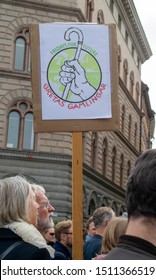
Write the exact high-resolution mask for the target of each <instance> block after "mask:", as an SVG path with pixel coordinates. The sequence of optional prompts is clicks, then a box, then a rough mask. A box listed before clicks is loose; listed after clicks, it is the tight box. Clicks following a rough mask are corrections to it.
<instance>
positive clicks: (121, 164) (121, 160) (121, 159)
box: [120, 154, 124, 187]
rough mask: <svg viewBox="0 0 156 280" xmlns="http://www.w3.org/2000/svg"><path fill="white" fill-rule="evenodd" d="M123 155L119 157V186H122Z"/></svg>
mask: <svg viewBox="0 0 156 280" xmlns="http://www.w3.org/2000/svg"><path fill="white" fill-rule="evenodd" d="M123 171H124V156H123V154H122V155H121V157H120V186H121V187H122V186H123Z"/></svg>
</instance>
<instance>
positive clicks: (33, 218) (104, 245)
mask: <svg viewBox="0 0 156 280" xmlns="http://www.w3.org/2000/svg"><path fill="white" fill-rule="evenodd" d="M155 201H156V149H149V150H147V151H145V152H144V153H142V154H141V155H140V156H139V157H138V159H137V160H136V163H135V166H134V168H133V170H132V171H131V174H130V175H129V177H128V180H127V189H126V207H127V212H126V213H124V214H123V215H122V216H118V217H117V216H116V213H115V212H114V211H113V209H112V208H111V207H99V208H97V209H96V210H95V211H94V212H93V215H92V216H91V217H89V219H88V221H87V222H86V229H85V232H84V243H83V259H84V260H143V259H146V260H156V238H155V237H156V203H155ZM53 211H55V209H54V207H53V206H52V205H51V203H50V201H49V200H48V197H47V196H46V192H45V189H44V188H43V187H42V186H40V185H37V184H31V183H30V182H28V181H27V180H26V179H25V178H24V177H22V176H18V175H17V176H14V177H7V178H3V179H1V180H0V259H1V260H3V259H6V260H39V259H41V260H72V234H73V232H72V221H71V220H63V221H59V222H57V223H56V224H55V225H54V222H53V218H52V216H53Z"/></svg>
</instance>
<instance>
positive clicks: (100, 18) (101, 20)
mask: <svg viewBox="0 0 156 280" xmlns="http://www.w3.org/2000/svg"><path fill="white" fill-rule="evenodd" d="M104 22H105V21H104V15H103V11H102V10H99V11H98V15H97V23H98V24H103V23H104Z"/></svg>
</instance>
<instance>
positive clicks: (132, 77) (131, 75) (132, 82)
mask: <svg viewBox="0 0 156 280" xmlns="http://www.w3.org/2000/svg"><path fill="white" fill-rule="evenodd" d="M133 89H134V72H133V71H132V72H131V73H130V94H131V96H133Z"/></svg>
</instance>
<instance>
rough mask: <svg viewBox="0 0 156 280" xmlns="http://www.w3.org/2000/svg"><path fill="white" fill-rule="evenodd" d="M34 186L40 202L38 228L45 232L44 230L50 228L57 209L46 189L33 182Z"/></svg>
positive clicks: (37, 199)
mask: <svg viewBox="0 0 156 280" xmlns="http://www.w3.org/2000/svg"><path fill="white" fill-rule="evenodd" d="M32 188H33V190H34V192H35V195H36V201H37V203H38V204H39V211H38V219H37V228H38V230H39V231H40V232H41V233H43V231H44V230H45V229H46V228H48V227H49V226H50V225H51V223H53V221H52V212H53V211H54V210H55V209H54V207H53V206H52V205H51V204H50V202H49V200H48V198H47V196H46V195H45V189H44V188H43V187H42V186H40V185H36V184H32Z"/></svg>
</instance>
